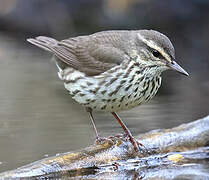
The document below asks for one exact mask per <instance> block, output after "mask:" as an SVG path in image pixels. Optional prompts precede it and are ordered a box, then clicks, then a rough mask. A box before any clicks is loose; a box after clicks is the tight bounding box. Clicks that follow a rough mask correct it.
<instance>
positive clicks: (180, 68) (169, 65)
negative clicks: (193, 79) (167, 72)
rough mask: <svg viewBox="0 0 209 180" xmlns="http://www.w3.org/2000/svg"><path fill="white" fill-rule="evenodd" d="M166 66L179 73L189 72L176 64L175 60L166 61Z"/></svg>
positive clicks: (185, 73)
mask: <svg viewBox="0 0 209 180" xmlns="http://www.w3.org/2000/svg"><path fill="white" fill-rule="evenodd" d="M167 66H168V67H169V68H170V69H173V70H175V71H178V72H179V73H181V74H184V75H186V76H189V74H188V73H187V72H186V71H185V70H184V69H183V68H182V67H181V66H180V65H178V64H177V63H176V62H175V61H172V62H168V63H167Z"/></svg>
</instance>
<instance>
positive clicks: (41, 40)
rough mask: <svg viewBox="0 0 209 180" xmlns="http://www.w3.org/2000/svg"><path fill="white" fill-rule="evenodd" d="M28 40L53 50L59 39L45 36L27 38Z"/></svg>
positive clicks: (47, 49)
mask: <svg viewBox="0 0 209 180" xmlns="http://www.w3.org/2000/svg"><path fill="white" fill-rule="evenodd" d="M27 41H28V42H30V43H31V44H34V45H36V46H38V47H40V48H42V49H44V50H46V51H49V52H52V48H53V47H54V46H57V44H58V41H57V40H56V39H53V38H50V37H45V36H38V37H36V38H29V39H27Z"/></svg>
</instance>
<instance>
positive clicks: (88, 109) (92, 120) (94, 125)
mask: <svg viewBox="0 0 209 180" xmlns="http://www.w3.org/2000/svg"><path fill="white" fill-rule="evenodd" d="M86 111H87V112H88V113H89V117H90V119H91V123H92V125H93V128H94V131H95V134H96V143H97V142H98V143H102V142H103V141H108V142H110V143H113V142H112V140H111V139H108V138H104V137H101V136H99V133H98V131H97V128H96V124H95V121H94V117H93V114H92V109H91V108H86Z"/></svg>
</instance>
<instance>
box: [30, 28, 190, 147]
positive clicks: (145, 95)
mask: <svg viewBox="0 0 209 180" xmlns="http://www.w3.org/2000/svg"><path fill="white" fill-rule="evenodd" d="M28 41H29V42H30V43H32V44H34V45H36V46H38V47H40V48H43V49H45V50H47V51H50V52H52V53H53V54H54V57H55V62H56V65H57V67H58V76H59V78H60V79H61V80H63V81H64V86H65V88H66V89H67V90H68V91H69V93H70V95H71V96H72V98H73V99H75V100H76V101H77V102H78V103H79V104H81V105H83V106H84V107H86V109H87V111H88V112H89V114H90V118H91V121H92V124H93V127H94V129H95V132H96V138H97V140H101V139H102V138H101V137H100V136H99V135H98V132H97V129H96V126H95V123H94V118H93V115H92V110H98V111H106V112H111V113H112V114H113V115H114V117H115V118H116V119H117V121H118V122H119V123H120V125H121V126H122V128H123V129H124V131H125V134H126V136H127V137H128V138H129V140H130V141H131V143H132V144H133V145H134V148H135V150H136V151H138V150H139V145H140V143H138V142H137V141H136V140H135V139H134V138H133V136H132V134H131V133H130V131H129V130H128V128H127V127H126V126H125V124H124V123H123V122H122V120H121V119H120V118H119V116H118V115H117V114H116V112H117V111H121V110H125V109H130V108H133V107H135V106H138V105H140V104H142V103H145V102H147V101H149V100H150V99H151V98H152V97H153V96H154V95H155V94H156V92H157V91H158V88H159V87H160V85H161V73H162V72H163V71H165V70H168V69H173V70H176V71H178V72H180V73H182V74H184V75H188V73H187V72H186V71H185V70H184V69H183V68H181V67H180V66H179V65H178V64H177V63H176V62H175V52H174V47H173V45H172V43H171V42H170V40H169V39H168V37H166V36H165V35H163V34H161V33H159V32H157V31H153V30H136V31H103V32H98V33H95V34H92V35H88V36H78V37H73V38H69V39H65V40H62V41H57V40H55V39H53V38H49V37H44V36H39V37H37V38H35V39H32V38H31V39H28Z"/></svg>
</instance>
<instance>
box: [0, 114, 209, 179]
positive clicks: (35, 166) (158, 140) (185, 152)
mask: <svg viewBox="0 0 209 180" xmlns="http://www.w3.org/2000/svg"><path fill="white" fill-rule="evenodd" d="M136 139H137V140H138V141H139V142H141V143H142V144H143V145H144V146H145V147H146V149H147V151H148V152H147V151H144V152H142V153H136V152H135V151H134V149H133V146H132V144H131V143H129V141H127V139H126V138H125V137H112V141H113V142H112V143H111V142H109V141H107V142H104V143H103V144H100V145H92V146H90V147H87V148H85V149H83V150H80V151H77V152H68V153H64V154H60V155H58V156H54V157H50V158H45V159H42V160H40V161H37V162H34V163H31V164H29V165H26V166H23V167H20V168H18V169H15V170H12V171H7V172H4V173H1V174H0V179H12V178H21V177H22V178H31V177H68V178H69V177H75V176H77V177H84V176H86V177H85V178H87V175H88V177H89V178H90V179H91V178H95V174H97V176H96V177H99V176H98V172H100V173H99V175H101V174H103V175H104V176H103V178H104V179H105V177H106V178H107V176H108V175H109V174H108V173H109V171H111V172H112V174H111V176H112V175H115V176H117V177H120V178H122V177H121V175H122V173H121V170H122V171H123V172H127V171H124V170H125V169H130V168H131V167H132V168H133V167H136V165H137V167H138V168H142V167H143V168H145V169H146V167H150V166H153V165H155V166H161V168H160V170H161V171H162V169H163V168H162V165H166V166H163V167H164V168H165V167H166V168H167V165H168V164H169V165H170V164H176V163H179V162H188V161H187V160H188V159H191V157H193V158H194V157H195V156H194V154H197V152H199V153H200V154H201V155H202V157H206V158H208V156H209V155H208V151H209V150H208V148H207V146H208V145H209V116H207V117H205V118H203V119H200V120H197V121H194V122H191V123H188V124H182V125H180V126H178V127H175V128H172V129H161V130H154V131H150V132H148V133H145V134H141V135H139V136H137V137H136ZM199 147H204V148H199ZM190 156H191V157H190ZM188 157H189V158H188ZM198 157H199V156H198ZM169 168H170V169H169V170H170V171H171V167H170V166H169ZM148 169H149V168H148ZM148 169H146V173H147V171H148ZM174 169H175V168H174ZM141 171H142V172H143V170H141V169H140V172H141ZM177 172H178V171H176V173H177ZM182 172H183V171H182ZM149 173H150V171H149ZM173 173H174V172H173ZM151 174H153V173H151ZM146 175H148V174H146ZM167 176H169V175H168V174H167ZM123 177H124V176H123ZM137 177H138V176H137ZM147 177H152V176H151V175H150V176H147ZM153 177H155V176H153ZM208 177H209V176H208Z"/></svg>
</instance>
